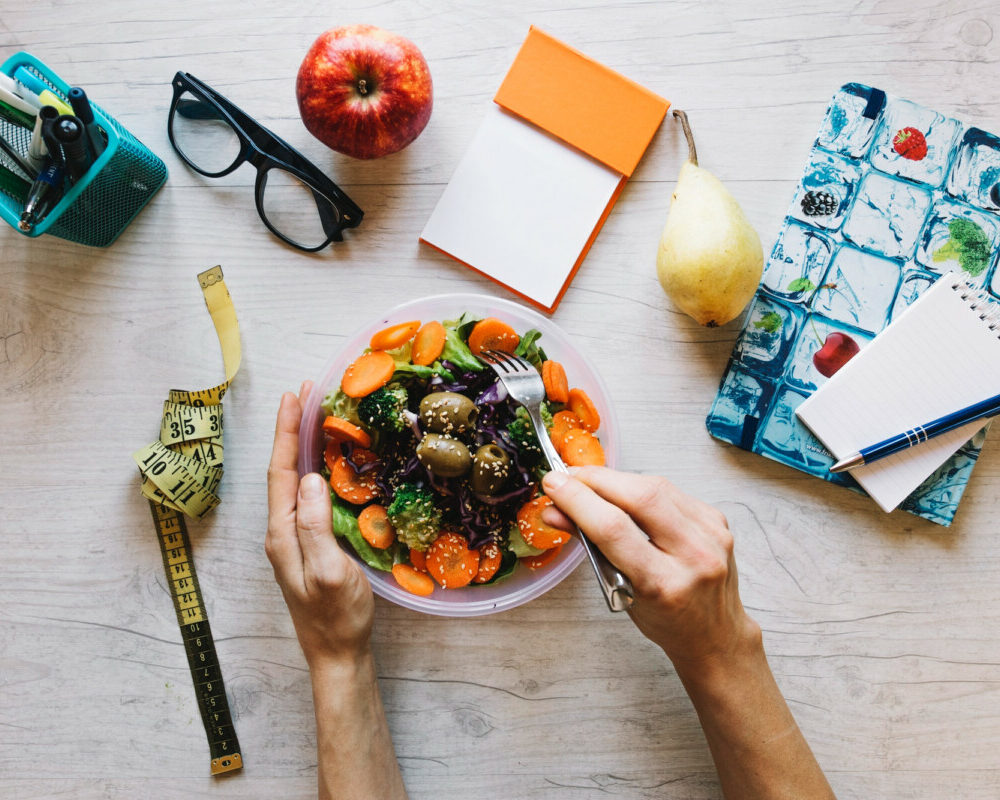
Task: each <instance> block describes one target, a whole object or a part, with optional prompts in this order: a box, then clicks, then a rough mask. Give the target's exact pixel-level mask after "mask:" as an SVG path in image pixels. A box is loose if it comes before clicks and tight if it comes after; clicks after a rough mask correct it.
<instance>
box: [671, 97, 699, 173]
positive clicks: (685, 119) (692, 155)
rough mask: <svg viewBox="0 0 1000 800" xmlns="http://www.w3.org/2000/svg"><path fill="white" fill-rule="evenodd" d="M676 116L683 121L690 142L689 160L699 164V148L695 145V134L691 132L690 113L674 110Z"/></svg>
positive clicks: (696, 164) (686, 136) (685, 136)
mask: <svg viewBox="0 0 1000 800" xmlns="http://www.w3.org/2000/svg"><path fill="white" fill-rule="evenodd" d="M674 116H675V117H676V118H677V119H679V120H680V121H681V127H682V128H683V129H684V138H685V139H687V143H688V161H690V162H691V163H692V164H694V165H695V166H696V167H697V166H698V150H697V149H696V148H695V146H694V136H693V135H692V134H691V126H690V125H689V124H688V115H687V114H686V113H685V112H683V111H677V110H675V111H674Z"/></svg>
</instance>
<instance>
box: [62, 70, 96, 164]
mask: <svg viewBox="0 0 1000 800" xmlns="http://www.w3.org/2000/svg"><path fill="white" fill-rule="evenodd" d="M68 97H69V104H70V105H71V106H73V113H74V114H76V116H77V117H79V119H80V122H82V123H83V127H84V128H85V129H86V131H87V141H88V142H89V143H90V152H91V153H92V154H93V156H94V159H95V160H96V159H97V157H98V156H99V155H100V154H101V153H103V152H104V134H103V133H101V129H100V128H99V127H98V126H97V123H96V122H94V111H93V109H92V108H91V107H90V101H89V100H87V93H86V92H85V91H83V89H81V88H80V87H79V86H74V87H73V88H72V89H70V90H69V94H68Z"/></svg>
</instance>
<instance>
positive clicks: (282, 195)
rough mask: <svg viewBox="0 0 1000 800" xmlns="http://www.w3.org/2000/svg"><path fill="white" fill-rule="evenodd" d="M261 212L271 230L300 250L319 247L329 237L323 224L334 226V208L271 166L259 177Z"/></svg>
mask: <svg viewBox="0 0 1000 800" xmlns="http://www.w3.org/2000/svg"><path fill="white" fill-rule="evenodd" d="M261 181H262V183H263V190H262V192H261V213H262V214H263V215H264V217H265V218H266V219H267V221H268V222H269V223H270V225H271V227H272V228H274V229H275V230H276V231H279V232H280V233H281V235H282V236H284V237H285V238H286V239H288V240H289V241H292V242H295V243H296V244H298V245H299V246H301V247H305V248H307V249H312V248H316V247H320V246H322V245H323V244H325V243H326V241H327V240H328V239H329V238H330V237H329V234H328V233H327V231H326V228H325V227H324V225H323V222H324V218H325V219H326V221H327V222H332V223H336V222H338V221H339V220H340V215H339V214H338V212H337V209H336V207H335V206H334V205H333V204H332V203H331V202H330V201H329V200H327V198H326V197H324V196H323V195H321V194H318V193H317V192H315V191H314V190H313V189H312V188H311V187H310V186H308V185H307V184H305V183H303V182H302V181H300V180H299V179H298V178H297V177H296V176H294V175H292V173H290V172H286V171H285V170H283V169H280V168H278V167H272V168H270V169H268V170H267V172H265V173H264V175H263V176H262V178H261Z"/></svg>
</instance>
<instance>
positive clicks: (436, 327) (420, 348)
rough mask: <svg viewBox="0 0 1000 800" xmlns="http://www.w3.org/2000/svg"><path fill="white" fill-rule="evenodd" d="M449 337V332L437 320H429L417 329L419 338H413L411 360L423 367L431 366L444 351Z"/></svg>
mask: <svg viewBox="0 0 1000 800" xmlns="http://www.w3.org/2000/svg"><path fill="white" fill-rule="evenodd" d="M447 339H448V332H447V331H446V330H445V329H444V325H442V324H441V323H440V322H438V321H437V320H433V321H431V322H428V323H427V324H426V325H424V327H422V328H421V329H420V330H419V331H417V338H416V339H414V340H413V350H412V352H411V354H410V360H411V361H412V362H413V363H414V364H418V365H419V366H421V367H429V366H430V365H431V364H433V363H434V362H435V361H437V360H438V359H439V358H441V353H443V352H444V343H445V341H446V340H447Z"/></svg>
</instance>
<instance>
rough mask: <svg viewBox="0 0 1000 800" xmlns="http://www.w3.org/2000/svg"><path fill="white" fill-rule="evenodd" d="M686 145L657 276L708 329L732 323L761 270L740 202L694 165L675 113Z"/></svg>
mask: <svg viewBox="0 0 1000 800" xmlns="http://www.w3.org/2000/svg"><path fill="white" fill-rule="evenodd" d="M674 116H675V117H677V118H678V119H679V120H680V122H681V125H682V126H683V128H684V136H685V137H686V138H687V143H688V160H687V161H686V162H685V163H684V166H682V167H681V172H680V175H679V176H678V178H677V187H676V188H675V189H674V194H673V198H672V199H671V203H670V211H669V213H668V214H667V224H666V225H665V226H664V228H663V235H662V236H661V237H660V247H659V250H658V251H657V254H656V271H657V274H658V276H659V278H660V283H661V284H662V285H663V290H664V291H665V292H666V293H667V296H668V297H670V299H671V300H672V301H673V302H674V304H675V305H676V306H677V307H678V308H679V309H680V310H681V311H683V312H684V313H685V314H687V315H688V316H690V317H691V318H693V319H694V320H695V321H697V322H698V323H699V324H701V325H707V326H708V327H710V328H712V327H715V326H717V325H724V324H725V323H727V322H729V321H730V320H732V319H735V318H736V317H737V316H738V315H739V313H740V312H741V311H742V310H743V308H744V307H745V306H746V304H747V303H748V302H749V301H750V298H751V297H753V295H754V292H756V291H757V286H758V284H759V283H760V276H761V273H762V272H763V270H764V252H763V250H762V249H761V246H760V237H759V236H758V235H757V231H755V230H754V229H753V227H752V226H751V225H750V223H749V222H748V221H747V218H746V216H745V215H744V214H743V209H741V208H740V206H739V203H737V202H736V200H735V198H734V197H733V196H732V195H731V194H730V193H729V191H728V190H727V189H726V187H725V186H723V185H722V183H721V182H720V181H719V179H718V178H716V177H715V176H714V175H712V174H711V173H710V172H708V171H706V170H704V169H702V168H701V167H699V166H698V153H697V151H696V150H695V146H694V137H693V136H692V135H691V128H690V126H689V125H688V121H687V114H685V113H684V112H683V111H675V112H674Z"/></svg>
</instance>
